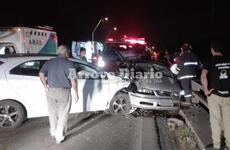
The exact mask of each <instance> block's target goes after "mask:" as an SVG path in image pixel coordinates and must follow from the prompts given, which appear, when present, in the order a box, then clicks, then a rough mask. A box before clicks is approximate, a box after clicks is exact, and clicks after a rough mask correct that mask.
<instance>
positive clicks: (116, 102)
mask: <svg viewBox="0 0 230 150" xmlns="http://www.w3.org/2000/svg"><path fill="white" fill-rule="evenodd" d="M109 110H110V113H111V114H112V115H127V114H130V112H131V110H132V107H131V103H130V99H129V95H128V94H127V93H122V92H120V93H117V94H116V95H115V96H114V97H113V99H112V100H111V101H110V107H109Z"/></svg>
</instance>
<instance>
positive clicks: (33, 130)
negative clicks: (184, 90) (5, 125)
mask: <svg viewBox="0 0 230 150" xmlns="http://www.w3.org/2000/svg"><path fill="white" fill-rule="evenodd" d="M68 125H69V128H68V134H67V136H66V140H65V141H64V142H63V143H61V144H56V143H55V140H54V139H52V138H51V137H50V135H49V124H48V118H47V117H44V118H35V119H30V120H28V121H27V122H25V123H24V124H23V125H22V126H21V127H20V128H18V129H15V130H13V131H3V132H0V150H179V147H178V143H177V140H176V138H175V137H174V134H173V133H172V132H171V131H169V130H168V127H167V119H166V118H165V117H154V116H153V117H133V116H127V117H125V116H111V115H108V114H104V113H96V114H95V113H81V114H73V115H71V116H70V119H69V124H68Z"/></svg>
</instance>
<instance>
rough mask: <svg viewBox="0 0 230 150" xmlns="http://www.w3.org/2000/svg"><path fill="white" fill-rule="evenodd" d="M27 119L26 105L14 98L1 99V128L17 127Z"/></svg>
mask: <svg viewBox="0 0 230 150" xmlns="http://www.w3.org/2000/svg"><path fill="white" fill-rule="evenodd" d="M25 119H26V113H25V109H24V107H23V106H22V105H21V104H20V103H18V102H16V101H13V100H3V101H0V128H6V129H14V128H17V127H18V126H19V125H21V124H22V122H23V121H24V120H25Z"/></svg>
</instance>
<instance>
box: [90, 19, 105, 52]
mask: <svg viewBox="0 0 230 150" xmlns="http://www.w3.org/2000/svg"><path fill="white" fill-rule="evenodd" d="M108 20H109V18H108V17H105V18H101V19H100V20H99V21H98V23H97V25H96V26H95V27H94V29H93V32H92V44H93V51H94V33H95V31H96V30H97V28H98V27H99V25H100V24H101V22H104V21H108Z"/></svg>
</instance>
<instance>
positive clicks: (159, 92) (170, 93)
mask: <svg viewBox="0 0 230 150" xmlns="http://www.w3.org/2000/svg"><path fill="white" fill-rule="evenodd" d="M156 92H157V94H158V95H159V96H172V92H170V91H163V90H159V91H156Z"/></svg>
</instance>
